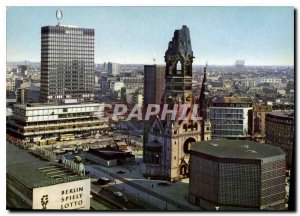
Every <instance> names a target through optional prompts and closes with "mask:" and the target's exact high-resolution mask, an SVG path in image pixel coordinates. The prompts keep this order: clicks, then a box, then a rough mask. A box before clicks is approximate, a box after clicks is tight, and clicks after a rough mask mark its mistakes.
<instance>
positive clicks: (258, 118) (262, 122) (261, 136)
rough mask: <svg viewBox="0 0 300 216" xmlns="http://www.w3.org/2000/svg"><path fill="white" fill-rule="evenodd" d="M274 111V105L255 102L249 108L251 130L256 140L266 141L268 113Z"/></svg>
mask: <svg viewBox="0 0 300 216" xmlns="http://www.w3.org/2000/svg"><path fill="white" fill-rule="evenodd" d="M268 112H272V106H271V105H266V104H258V103H256V104H253V109H252V110H249V118H250V120H249V130H250V133H251V135H252V137H253V138H254V139H255V140H256V141H260V142H265V137H266V114H267V113H268Z"/></svg>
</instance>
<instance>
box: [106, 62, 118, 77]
mask: <svg viewBox="0 0 300 216" xmlns="http://www.w3.org/2000/svg"><path fill="white" fill-rule="evenodd" d="M107 74H109V75H113V76H116V75H119V74H120V64H118V63H111V62H108V64H107Z"/></svg>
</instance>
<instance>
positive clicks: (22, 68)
mask: <svg viewBox="0 0 300 216" xmlns="http://www.w3.org/2000/svg"><path fill="white" fill-rule="evenodd" d="M27 69H28V66H27V65H19V66H18V73H20V74H21V76H25V75H27Z"/></svg>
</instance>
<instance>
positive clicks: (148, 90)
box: [143, 65, 166, 158]
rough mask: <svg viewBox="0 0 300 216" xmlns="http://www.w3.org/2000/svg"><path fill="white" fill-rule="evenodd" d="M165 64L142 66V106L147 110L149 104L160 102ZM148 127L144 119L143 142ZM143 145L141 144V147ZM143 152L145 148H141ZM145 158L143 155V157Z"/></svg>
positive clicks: (164, 83) (163, 85)
mask: <svg viewBox="0 0 300 216" xmlns="http://www.w3.org/2000/svg"><path fill="white" fill-rule="evenodd" d="M165 73H166V68H165V66H158V65H145V66H144V87H143V88H144V101H143V108H144V110H147V107H148V105H149V104H158V105H160V104H161V102H162V98H163V94H164V92H165V85H166V81H165ZM149 127H150V124H149V121H147V120H146V121H144V136H143V139H144V143H146V142H147V141H148V129H149ZM144 147H145V145H143V148H144ZM143 154H145V149H144V150H143ZM143 158H145V155H144V157H143Z"/></svg>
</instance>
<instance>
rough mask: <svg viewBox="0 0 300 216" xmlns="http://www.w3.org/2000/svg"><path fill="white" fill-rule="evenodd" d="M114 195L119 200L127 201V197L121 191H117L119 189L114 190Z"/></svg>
mask: <svg viewBox="0 0 300 216" xmlns="http://www.w3.org/2000/svg"><path fill="white" fill-rule="evenodd" d="M114 195H115V196H116V197H117V198H118V199H120V200H122V201H124V202H128V199H127V197H125V196H124V195H123V193H122V192H119V191H117V192H114Z"/></svg>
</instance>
